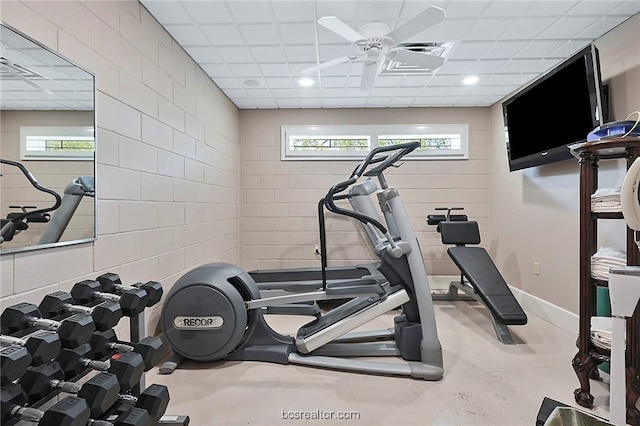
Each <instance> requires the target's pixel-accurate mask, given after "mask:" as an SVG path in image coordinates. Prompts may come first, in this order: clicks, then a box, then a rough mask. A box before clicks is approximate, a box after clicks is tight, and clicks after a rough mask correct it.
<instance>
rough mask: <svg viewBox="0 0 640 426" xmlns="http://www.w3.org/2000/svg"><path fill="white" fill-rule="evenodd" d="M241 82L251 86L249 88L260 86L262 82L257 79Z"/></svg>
mask: <svg viewBox="0 0 640 426" xmlns="http://www.w3.org/2000/svg"><path fill="white" fill-rule="evenodd" d="M242 84H244V85H245V87H251V88H255V87H260V86H262V82H260V81H258V80H252V79H249V80H245V81H243V82H242Z"/></svg>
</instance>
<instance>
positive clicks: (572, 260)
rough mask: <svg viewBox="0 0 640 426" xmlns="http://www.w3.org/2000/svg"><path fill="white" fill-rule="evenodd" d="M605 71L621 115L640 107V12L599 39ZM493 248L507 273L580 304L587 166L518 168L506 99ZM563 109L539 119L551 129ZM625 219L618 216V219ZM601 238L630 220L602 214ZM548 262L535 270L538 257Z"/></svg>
mask: <svg viewBox="0 0 640 426" xmlns="http://www.w3.org/2000/svg"><path fill="white" fill-rule="evenodd" d="M596 45H597V46H598V48H599V50H600V59H601V67H602V79H603V81H604V82H610V83H611V98H612V105H613V113H614V115H613V117H612V118H611V120H624V119H625V118H626V117H627V115H628V114H629V113H631V112H632V111H633V110H636V109H638V108H639V107H640V90H639V89H640V72H639V71H638V70H640V15H636V16H634V17H632V18H631V19H630V20H628V21H626V22H625V23H623V24H622V25H620V26H619V27H617V28H615V29H614V30H612V31H611V32H609V33H607V34H605V35H604V36H603V37H602V38H601V39H599V40H597V41H596ZM490 119H491V127H492V129H493V130H492V137H491V170H492V173H491V181H490V188H491V189H490V198H489V200H490V201H489V205H490V209H489V218H490V224H491V238H492V241H491V242H490V245H491V251H492V254H493V255H494V259H495V261H496V264H497V266H498V269H499V270H500V271H501V272H502V273H503V275H504V277H505V279H506V281H507V282H508V283H509V284H511V285H514V286H515V287H518V288H520V289H522V290H524V291H526V292H528V293H531V294H533V295H535V296H538V297H540V298H542V299H544V300H547V301H550V302H551V303H553V304H556V305H558V306H561V307H563V308H565V309H568V310H570V311H572V312H575V313H577V312H578V303H579V296H578V290H579V279H578V274H579V260H578V250H579V238H580V235H579V217H578V212H579V205H578V203H579V172H578V162H577V160H575V161H574V160H568V161H564V162H562V163H555V164H549V165H545V166H540V167H536V168H532V169H526V170H523V171H517V172H513V173H510V172H509V169H508V162H507V152H506V147H505V139H504V131H503V126H504V124H503V120H502V106H501V103H500V102H499V103H497V104H496V105H494V106H493V107H492V108H491V118H490ZM561 120H562V117H555V118H549V120H545V121H544V122H540V123H532V124H533V125H534V126H535V127H534V128H533V130H532V131H537V132H539V133H540V137H544V133H545V132H552V131H553V126H554V125H558V124H557V123H560V122H561ZM624 173H625V171H624V168H623V165H622V163H621V162H617V161H616V162H602V163H601V166H600V172H599V185H600V187H613V186H619V185H620V184H621V182H622V179H623V177H624ZM616 222H617V223H616ZM599 234H600V235H599V241H598V243H599V244H601V245H602V244H606V245H609V246H615V247H621V248H622V247H624V246H625V233H624V224H623V223H622V221H609V222H606V221H599ZM534 262H538V263H540V275H534V273H533V263H534Z"/></svg>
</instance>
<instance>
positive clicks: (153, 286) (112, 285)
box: [96, 272, 162, 308]
mask: <svg viewBox="0 0 640 426" xmlns="http://www.w3.org/2000/svg"><path fill="white" fill-rule="evenodd" d="M96 281H98V282H99V283H100V285H101V286H102V291H104V292H107V293H116V294H120V293H122V292H125V291H129V290H132V289H136V288H141V289H143V290H144V291H146V292H147V307H148V308H150V307H151V306H153V305H155V304H156V303H158V302H159V301H160V299H162V284H160V283H159V282H158V281H147V282H146V283H137V284H133V286H131V287H129V286H125V285H123V284H122V281H121V280H120V276H119V275H118V274H114V273H113V272H107V273H106V274H102V275H100V276H99V277H97V278H96Z"/></svg>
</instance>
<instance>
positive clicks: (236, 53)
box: [216, 46, 255, 64]
mask: <svg viewBox="0 0 640 426" xmlns="http://www.w3.org/2000/svg"><path fill="white" fill-rule="evenodd" d="M216 50H217V51H218V53H219V54H220V55H221V56H222V57H223V58H224V60H225V62H227V63H237V64H247V63H248V64H252V63H254V62H255V61H254V59H253V56H251V52H250V51H249V49H247V48H246V47H244V46H228V47H227V46H221V47H218V48H216Z"/></svg>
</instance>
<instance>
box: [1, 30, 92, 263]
mask: <svg viewBox="0 0 640 426" xmlns="http://www.w3.org/2000/svg"><path fill="white" fill-rule="evenodd" d="M0 26H3V27H5V28H7V29H9V30H11V31H13V32H14V33H16V34H18V35H20V36H22V37H24V38H25V39H26V40H28V41H30V42H31V43H33V44H35V45H37V46H38V47H40V48H42V49H44V50H46V51H48V52H49V53H51V54H53V55H56V56H57V57H59V58H61V59H63V60H65V61H67V62H68V63H70V64H71V65H73V66H75V67H77V68H79V69H81V70H82V71H84V72H86V73H87V74H89V75H91V76H92V77H93V138H94V149H93V178H94V182H95V180H96V177H97V172H98V111H97V107H96V106H97V89H96V86H97V85H96V75H95V74H94V73H92V72H91V71H89V70H87V69H86V68H85V67H83V66H81V65H78V64H77V63H76V62H75V61H72V60H70V59H69V58H67V57H65V56H63V55H61V54H60V53H59V52H56V51H55V50H53V49H51V48H50V47H48V46H45V45H44V44H42V43H40V42H39V41H37V40H35V39H33V38H32V37H29V36H28V35H26V34H25V33H23V32H22V31H20V30H18V29H16V28H15V27H13V26H11V25H9V24H7V23H6V22H4V21H2V20H0ZM0 96H1V94H0ZM25 111H29V110H25ZM0 114H2V110H0ZM97 239H98V191H96V192H95V195H94V197H93V237H89V238H82V239H79V240H69V241H58V242H55V243H49V244H36V245H33V246H26V247H18V248H11V249H2V246H0V256H3V255H5V254H14V253H23V252H28V251H33V250H42V249H47V248H54V247H65V246H72V245H77V244H85V243H91V242H94V241H96V240H97Z"/></svg>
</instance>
